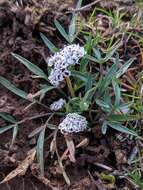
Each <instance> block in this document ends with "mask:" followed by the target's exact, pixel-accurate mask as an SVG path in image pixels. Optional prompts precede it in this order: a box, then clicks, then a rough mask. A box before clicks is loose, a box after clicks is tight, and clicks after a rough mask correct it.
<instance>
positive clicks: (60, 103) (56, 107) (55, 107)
mask: <svg viewBox="0 0 143 190" xmlns="http://www.w3.org/2000/svg"><path fill="white" fill-rule="evenodd" d="M65 103H66V101H65V100H64V99H63V98H60V99H59V100H57V101H55V102H53V103H52V104H51V105H50V109H51V110H52V111H58V110H60V109H61V108H62V107H63V106H64V104H65Z"/></svg>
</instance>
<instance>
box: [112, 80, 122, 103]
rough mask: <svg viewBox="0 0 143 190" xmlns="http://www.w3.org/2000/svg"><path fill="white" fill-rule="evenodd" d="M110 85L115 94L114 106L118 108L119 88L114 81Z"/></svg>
mask: <svg viewBox="0 0 143 190" xmlns="http://www.w3.org/2000/svg"><path fill="white" fill-rule="evenodd" d="M112 85H113V89H114V93H115V106H118V105H119V104H120V99H121V91H120V87H119V85H118V83H117V82H116V81H115V80H113V81H112Z"/></svg>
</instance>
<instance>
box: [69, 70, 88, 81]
mask: <svg viewBox="0 0 143 190" xmlns="http://www.w3.org/2000/svg"><path fill="white" fill-rule="evenodd" d="M71 75H72V76H73V77H76V78H78V79H80V80H82V81H83V82H86V81H87V77H86V74H84V73H82V72H80V71H71Z"/></svg>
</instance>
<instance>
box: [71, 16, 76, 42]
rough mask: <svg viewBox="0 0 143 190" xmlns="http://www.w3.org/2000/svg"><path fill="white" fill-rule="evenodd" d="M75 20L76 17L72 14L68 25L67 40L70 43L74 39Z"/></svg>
mask: <svg viewBox="0 0 143 190" xmlns="http://www.w3.org/2000/svg"><path fill="white" fill-rule="evenodd" d="M76 18H77V15H76V14H73V16H72V19H71V23H70V25H69V39H70V42H71V43H72V42H73V41H74V39H75V33H76Z"/></svg>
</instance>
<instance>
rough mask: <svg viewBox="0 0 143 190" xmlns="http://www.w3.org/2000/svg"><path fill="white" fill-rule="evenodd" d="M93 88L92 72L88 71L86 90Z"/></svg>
mask: <svg viewBox="0 0 143 190" xmlns="http://www.w3.org/2000/svg"><path fill="white" fill-rule="evenodd" d="M91 88H92V75H91V74H90V73H88V75H87V80H86V83H85V92H87V91H88V90H90V89H91Z"/></svg>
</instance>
